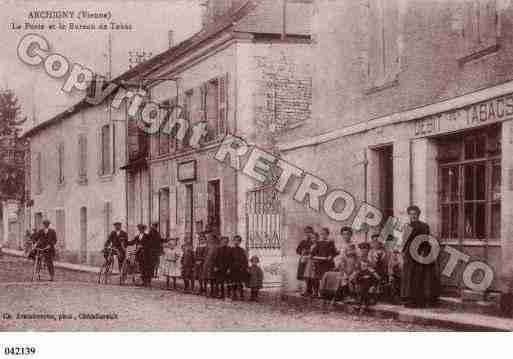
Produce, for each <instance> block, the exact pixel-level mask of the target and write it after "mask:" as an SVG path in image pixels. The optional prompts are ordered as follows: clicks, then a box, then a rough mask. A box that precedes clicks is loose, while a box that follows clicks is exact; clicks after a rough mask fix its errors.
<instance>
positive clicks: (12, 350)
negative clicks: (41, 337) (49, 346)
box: [4, 346, 36, 356]
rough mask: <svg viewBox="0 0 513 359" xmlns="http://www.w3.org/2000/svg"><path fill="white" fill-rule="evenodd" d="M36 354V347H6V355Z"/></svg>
mask: <svg viewBox="0 0 513 359" xmlns="http://www.w3.org/2000/svg"><path fill="white" fill-rule="evenodd" d="M34 354H36V348H35V347H31V346H10V347H9V346H6V347H4V355H5V356H8V355H9V356H11V355H12V356H22V355H34Z"/></svg>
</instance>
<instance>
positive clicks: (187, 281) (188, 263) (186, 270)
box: [182, 239, 195, 293]
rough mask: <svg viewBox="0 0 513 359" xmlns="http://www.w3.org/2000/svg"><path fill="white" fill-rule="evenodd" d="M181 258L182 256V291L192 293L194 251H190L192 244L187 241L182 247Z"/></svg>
mask: <svg viewBox="0 0 513 359" xmlns="http://www.w3.org/2000/svg"><path fill="white" fill-rule="evenodd" d="M183 248H184V249H183V256H182V278H183V285H184V291H185V292H186V293H190V292H194V264H195V262H194V251H193V249H192V243H191V240H190V239H189V240H188V241H186V242H185V244H184V245H183Z"/></svg>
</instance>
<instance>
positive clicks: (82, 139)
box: [78, 134, 87, 179]
mask: <svg viewBox="0 0 513 359" xmlns="http://www.w3.org/2000/svg"><path fill="white" fill-rule="evenodd" d="M78 176H79V177H80V178H81V179H85V178H87V137H86V135H85V134H80V135H79V136H78Z"/></svg>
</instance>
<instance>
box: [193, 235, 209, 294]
mask: <svg viewBox="0 0 513 359" xmlns="http://www.w3.org/2000/svg"><path fill="white" fill-rule="evenodd" d="M206 255H207V238H206V236H205V232H200V233H198V246H197V247H196V251H195V252H194V261H195V264H194V276H195V277H196V279H197V280H198V289H199V290H198V293H197V294H199V295H202V294H205V293H206V291H207V284H206V282H205V280H204V279H203V264H204V263H205V256H206Z"/></svg>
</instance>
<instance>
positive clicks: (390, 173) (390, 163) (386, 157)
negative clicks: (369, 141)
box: [376, 145, 394, 222]
mask: <svg viewBox="0 0 513 359" xmlns="http://www.w3.org/2000/svg"><path fill="white" fill-rule="evenodd" d="M376 152H377V155H378V158H377V159H378V163H377V165H378V168H377V171H378V173H379V174H380V176H379V191H378V192H379V206H380V208H381V209H382V211H383V221H384V222H386V220H387V218H388V217H390V216H393V215H394V157H393V153H394V147H393V146H390V145H389V146H384V147H380V148H379V149H377V150H376Z"/></svg>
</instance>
